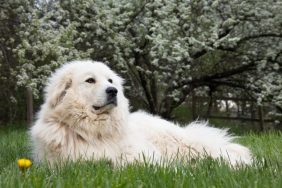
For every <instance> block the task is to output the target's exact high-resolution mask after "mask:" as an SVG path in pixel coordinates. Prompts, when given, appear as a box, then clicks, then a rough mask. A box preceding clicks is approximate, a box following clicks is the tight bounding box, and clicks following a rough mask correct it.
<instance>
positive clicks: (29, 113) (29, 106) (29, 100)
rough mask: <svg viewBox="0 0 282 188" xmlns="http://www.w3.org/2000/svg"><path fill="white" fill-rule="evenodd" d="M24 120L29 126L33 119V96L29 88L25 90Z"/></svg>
mask: <svg viewBox="0 0 282 188" xmlns="http://www.w3.org/2000/svg"><path fill="white" fill-rule="evenodd" d="M26 120H27V125H28V126H31V124H32V121H33V96H32V90H31V88H29V87H28V88H27V90H26Z"/></svg>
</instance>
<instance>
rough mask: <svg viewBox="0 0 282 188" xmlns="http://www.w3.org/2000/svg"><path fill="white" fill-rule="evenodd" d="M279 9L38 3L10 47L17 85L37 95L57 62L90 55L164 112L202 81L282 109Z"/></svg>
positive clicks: (132, 93)
mask: <svg viewBox="0 0 282 188" xmlns="http://www.w3.org/2000/svg"><path fill="white" fill-rule="evenodd" d="M40 2H41V1H40ZM281 10H282V4H281V2H279V1H275V0H266V1H262V0H257V1H252V0H234V1H228V0H190V1H187V0H151V1H149V0H138V1H135V0H133V1H126V0H121V1H114V0H107V1H103V0H77V1H56V0H53V1H47V3H42V2H41V3H38V4H37V7H36V11H34V12H33V14H32V18H33V19H32V23H30V24H29V25H28V26H26V27H28V28H27V30H28V31H29V32H28V34H27V35H25V34H23V35H20V36H21V37H20V38H21V43H20V44H19V45H17V47H16V50H15V53H16V54H17V58H18V60H19V61H18V62H19V63H18V65H19V66H18V69H16V70H17V72H18V73H19V74H18V76H17V80H18V82H17V83H18V85H28V86H29V87H31V88H33V90H34V91H35V94H36V93H38V92H36V91H38V88H40V86H41V85H42V83H43V80H45V78H46V76H47V75H48V74H49V73H50V71H51V70H52V69H53V68H54V67H56V66H58V64H60V63H62V62H64V61H66V60H71V59H75V58H87V57H90V58H92V59H94V60H101V61H105V62H107V63H109V64H110V66H112V67H113V68H114V69H116V70H118V72H120V73H121V74H122V75H123V76H124V77H126V79H127V83H126V88H127V89H129V88H130V90H128V92H127V93H128V95H129V97H132V98H135V99H139V100H134V101H141V102H140V103H141V106H142V107H143V108H146V109H148V110H149V111H150V112H152V113H156V114H160V115H162V116H163V117H170V115H171V112H172V110H173V109H174V108H176V107H177V106H179V105H180V104H181V103H183V102H184V101H185V99H186V97H187V96H188V95H189V94H190V93H191V92H192V91H193V90H194V89H197V88H201V87H202V86H207V87H208V88H209V89H210V90H214V89H216V88H217V87H221V86H224V87H233V88H239V89H241V90H242V91H245V92H248V93H249V94H250V95H251V96H253V97H256V98H257V99H258V102H259V103H262V102H264V101H271V102H272V103H273V104H274V105H275V106H276V110H277V111H275V113H276V114H277V113H279V110H280V113H281V107H282V104H281V100H282V93H281V87H282V84H281V62H282V55H281V54H282V33H281V31H282V11H281ZM138 105H140V104H138Z"/></svg>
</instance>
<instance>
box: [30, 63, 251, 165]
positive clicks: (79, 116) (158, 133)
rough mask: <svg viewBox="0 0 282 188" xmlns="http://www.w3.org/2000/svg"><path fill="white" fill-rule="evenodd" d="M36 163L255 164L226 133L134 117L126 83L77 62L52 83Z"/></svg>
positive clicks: (100, 67)
mask: <svg viewBox="0 0 282 188" xmlns="http://www.w3.org/2000/svg"><path fill="white" fill-rule="evenodd" d="M31 137H32V141H33V152H34V158H35V160H37V161H44V160H47V161H48V162H50V163H51V164H52V163H53V162H56V161H58V160H77V159H84V160H97V159H103V158H106V159H109V160H111V161H112V162H113V163H114V164H124V163H128V162H132V161H136V160H137V161H142V160H144V159H145V160H147V161H153V162H159V161H163V159H165V160H166V159H167V160H168V159H173V158H176V157H179V156H181V157H185V158H187V159H188V160H189V159H191V158H195V157H200V158H202V157H204V156H206V155H209V156H211V157H212V158H215V159H216V158H222V159H224V160H226V161H228V162H230V164H231V165H236V164H250V163H251V162H252V157H251V153H250V151H249V150H248V149H247V148H246V147H244V146H241V145H239V144H236V143H232V142H231V141H232V137H230V136H229V135H228V134H227V132H226V130H221V129H217V128H212V127H208V126H207V125H206V124H205V123H200V122H194V123H191V124H190V125H188V126H186V127H183V128H182V127H179V126H178V125H175V124H173V123H171V122H168V121H166V120H163V119H161V118H159V117H156V116H152V115H150V114H147V113H145V112H135V113H130V112H129V109H128V100H127V99H126V98H125V96H124V94H123V88H122V79H121V78H120V77H119V76H118V75H117V74H115V73H114V72H113V71H112V70H111V69H110V68H109V67H107V66H106V65H104V64H103V63H100V62H93V61H74V62H70V63H67V64H65V65H63V66H62V67H61V68H59V69H58V70H57V71H56V72H55V73H54V74H53V75H52V76H51V77H50V79H49V82H48V84H47V87H46V89H45V102H44V104H43V105H42V107H41V110H40V112H39V114H38V119H37V121H36V123H35V125H34V126H33V127H32V128H31Z"/></svg>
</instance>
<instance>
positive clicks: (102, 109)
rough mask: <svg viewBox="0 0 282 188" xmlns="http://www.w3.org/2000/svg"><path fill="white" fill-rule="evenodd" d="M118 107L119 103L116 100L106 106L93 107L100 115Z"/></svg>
mask: <svg viewBox="0 0 282 188" xmlns="http://www.w3.org/2000/svg"><path fill="white" fill-rule="evenodd" d="M116 106H117V101H116V100H111V101H108V102H107V103H106V104H104V105H102V106H96V105H92V107H93V109H94V110H95V111H96V112H98V113H99V114H100V113H104V112H105V111H108V110H110V109H112V108H113V107H116Z"/></svg>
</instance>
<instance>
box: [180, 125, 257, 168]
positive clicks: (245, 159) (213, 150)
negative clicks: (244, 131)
mask: <svg viewBox="0 0 282 188" xmlns="http://www.w3.org/2000/svg"><path fill="white" fill-rule="evenodd" d="M185 131H186V133H185V135H187V138H188V139H189V142H192V145H195V146H196V148H199V151H200V153H202V152H203V151H204V152H205V153H206V154H207V155H209V156H211V157H213V158H216V159H218V158H223V159H224V160H226V161H228V162H230V164H231V165H232V166H236V165H239V164H251V163H252V155H251V152H250V150H249V149H248V148H246V147H244V146H242V145H240V144H236V143H233V140H234V138H235V137H234V136H232V135H230V134H228V129H218V128H214V127H210V126H208V122H202V121H195V122H192V123H191V124H189V125H188V126H187V127H185Z"/></svg>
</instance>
